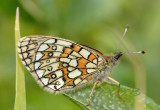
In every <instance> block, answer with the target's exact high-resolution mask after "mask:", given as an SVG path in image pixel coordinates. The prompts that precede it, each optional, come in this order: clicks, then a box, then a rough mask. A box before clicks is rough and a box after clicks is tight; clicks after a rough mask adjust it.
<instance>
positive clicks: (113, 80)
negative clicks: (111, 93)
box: [108, 77, 125, 102]
mask: <svg viewBox="0 0 160 110" xmlns="http://www.w3.org/2000/svg"><path fill="white" fill-rule="evenodd" d="M108 79H109V80H111V81H112V82H114V83H116V84H117V85H118V91H117V94H118V97H119V98H120V99H121V100H122V101H123V102H125V100H124V99H123V98H122V97H121V96H120V95H119V89H120V83H119V82H118V81H116V80H115V79H113V78H111V77H108Z"/></svg>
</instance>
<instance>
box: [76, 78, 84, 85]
mask: <svg viewBox="0 0 160 110" xmlns="http://www.w3.org/2000/svg"><path fill="white" fill-rule="evenodd" d="M81 81H82V79H81V78H77V79H75V80H74V84H75V85H77V84H78V83H79V82H81Z"/></svg>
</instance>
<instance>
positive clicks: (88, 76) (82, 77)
mask: <svg viewBox="0 0 160 110" xmlns="http://www.w3.org/2000/svg"><path fill="white" fill-rule="evenodd" d="M80 78H81V79H87V80H90V79H91V75H90V74H85V75H81V76H80Z"/></svg>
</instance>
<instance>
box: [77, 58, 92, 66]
mask: <svg viewBox="0 0 160 110" xmlns="http://www.w3.org/2000/svg"><path fill="white" fill-rule="evenodd" d="M88 62H89V61H88V60H86V59H84V58H81V59H80V60H78V66H77V68H86V64H87V63H88Z"/></svg>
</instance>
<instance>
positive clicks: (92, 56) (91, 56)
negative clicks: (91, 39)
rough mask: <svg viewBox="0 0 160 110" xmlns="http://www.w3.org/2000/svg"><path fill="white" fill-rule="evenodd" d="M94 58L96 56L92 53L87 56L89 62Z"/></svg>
mask: <svg viewBox="0 0 160 110" xmlns="http://www.w3.org/2000/svg"><path fill="white" fill-rule="evenodd" d="M95 58H96V56H95V55H94V54H93V53H92V54H91V55H90V56H89V61H91V62H92V61H93V60H94V59H95Z"/></svg>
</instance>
